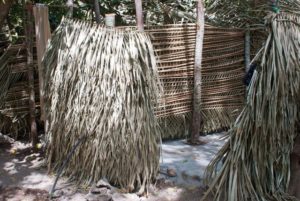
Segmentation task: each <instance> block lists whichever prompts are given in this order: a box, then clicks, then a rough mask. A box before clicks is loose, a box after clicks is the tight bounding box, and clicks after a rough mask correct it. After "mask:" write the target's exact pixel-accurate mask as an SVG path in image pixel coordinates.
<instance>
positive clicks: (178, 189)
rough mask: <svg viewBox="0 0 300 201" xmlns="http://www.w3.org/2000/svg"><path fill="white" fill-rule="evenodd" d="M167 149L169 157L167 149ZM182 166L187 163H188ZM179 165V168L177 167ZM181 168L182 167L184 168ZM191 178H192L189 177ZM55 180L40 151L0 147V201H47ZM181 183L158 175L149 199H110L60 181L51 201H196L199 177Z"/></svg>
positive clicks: (21, 146)
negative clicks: (49, 172) (47, 169)
mask: <svg viewBox="0 0 300 201" xmlns="http://www.w3.org/2000/svg"><path fill="white" fill-rule="evenodd" d="M173 144H174V143H173ZM173 144H172V142H170V143H169V144H168V143H167V147H169V146H171V145H173ZM184 146H186V145H184ZM192 149H194V148H192ZM166 150H167V153H168V154H169V155H170V153H171V150H170V148H169V149H166ZM182 153H183V152H182ZM171 155H172V154H171ZM182 157H185V156H184V155H183V156H182ZM168 158H169V156H168V157H165V159H166V160H167V159H168ZM171 158H172V157H171ZM178 160H182V159H178ZM184 163H187V164H189V162H188V161H185V162H184ZM164 164H165V163H164ZM174 164H175V170H176V171H177V174H178V175H183V174H182V171H184V169H178V168H177V165H176V162H175V163H174ZM178 166H179V167H180V164H179V165H178ZM182 167H183V168H184V165H182ZM187 167H188V166H187ZM191 174H192V173H191ZM186 176H189V175H188V174H187V175H186ZM190 177H191V178H193V176H192V175H190ZM176 178H177V179H176ZM54 179H55V177H54V175H48V174H47V171H46V166H45V161H44V156H43V153H42V152H41V151H38V152H36V151H33V150H32V149H31V148H30V145H29V144H26V143H21V142H14V143H12V144H9V143H6V144H0V201H2V200H3V201H24V200H25V201H44V200H49V190H50V189H51V187H52V185H53V182H54ZM183 180H184V179H183V178H182V177H180V176H177V177H172V178H170V177H168V176H166V175H160V177H159V178H158V180H157V182H156V185H155V186H152V187H151V189H150V192H149V194H148V196H144V197H138V196H137V195H135V194H122V193H121V192H119V191H118V190H115V191H113V192H110V194H109V197H105V196H104V197H103V196H101V195H99V194H98V195H97V193H96V194H93V193H91V192H92V190H93V189H89V188H86V189H79V188H77V187H76V186H74V185H73V184H71V183H68V182H67V181H66V179H64V178H61V179H60V180H59V182H58V184H57V187H56V189H57V191H56V192H55V193H56V194H55V195H56V196H57V197H56V198H55V199H53V200H57V201H67V200H72V201H73V200H75V201H76V200H78V201H81V200H87V201H92V200H93V201H94V200H95V201H96V200H97V201H98V200H99V201H199V200H200V198H201V197H202V195H203V192H204V190H203V188H200V187H199V186H200V185H199V183H201V182H200V179H199V177H196V179H193V180H194V181H196V182H194V183H193V182H192V183H193V185H185V183H188V182H189V181H185V183H184V182H182V181H183Z"/></svg>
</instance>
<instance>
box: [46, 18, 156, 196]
mask: <svg viewBox="0 0 300 201" xmlns="http://www.w3.org/2000/svg"><path fill="white" fill-rule="evenodd" d="M43 63H44V67H45V69H46V73H45V94H46V106H47V107H46V116H47V120H48V121H49V128H48V129H47V130H48V136H49V143H48V149H47V157H48V164H49V168H51V169H53V170H57V169H58V168H59V167H60V166H61V165H62V164H63V161H64V160H65V159H66V157H67V155H68V154H69V153H70V152H71V150H72V149H73V146H74V144H76V142H77V141H78V140H80V139H81V140H82V142H81V144H80V146H79V147H78V148H77V150H76V152H75V153H74V155H73V156H72V158H71V159H70V162H69V163H68V165H67V167H66V168H65V169H64V173H65V175H67V176H69V177H70V178H73V179H75V180H77V181H82V182H86V183H87V184H90V183H93V182H97V181H98V180H99V179H101V178H102V177H106V178H107V179H108V180H109V181H110V182H111V183H113V184H114V185H117V186H120V187H121V188H123V189H125V190H126V191H130V192H131V191H134V190H136V191H139V192H141V193H142V192H144V190H145V187H147V186H148V184H150V182H151V180H152V179H154V178H155V176H156V174H157V172H158V167H159V153H160V152H159V142H160V132H159V129H158V127H159V126H158V124H157V121H156V117H155V115H154V104H155V103H156V100H157V99H158V96H159V95H160V94H161V92H162V90H161V87H159V86H160V85H159V79H158V74H157V66H156V61H155V56H154V51H153V46H152V44H151V41H150V39H149V37H148V36H147V34H145V33H143V32H138V31H122V30H112V29H106V28H101V27H99V26H96V25H91V24H88V23H84V22H78V21H72V20H63V21H62V23H61V25H60V26H59V28H58V29H57V30H56V32H55V33H54V35H53V37H52V41H51V43H50V45H49V46H48V49H47V51H46V54H45V57H44V60H43Z"/></svg>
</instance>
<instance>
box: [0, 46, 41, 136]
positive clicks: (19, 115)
mask: <svg viewBox="0 0 300 201" xmlns="http://www.w3.org/2000/svg"><path fill="white" fill-rule="evenodd" d="M0 58H1V59H0V61H1V63H0V69H1V72H0V83H1V84H2V86H1V87H3V84H4V83H6V82H11V84H10V85H9V89H8V91H7V92H6V94H5V96H4V100H3V99H1V101H4V104H0V105H1V108H0V131H1V132H4V133H11V134H14V135H15V136H17V135H19V134H22V135H26V133H27V132H28V131H29V124H28V121H27V120H28V119H27V117H28V113H29V108H28V103H29V93H28V92H29V89H28V75H27V72H28V69H27V66H26V63H27V56H26V48H25V44H24V43H20V44H15V45H11V46H9V47H8V48H7V49H6V51H5V52H3V53H2V55H1V54H0ZM2 61H5V62H2ZM34 62H35V66H36V72H35V94H36V96H35V98H36V112H37V115H39V113H40V110H39V90H38V89H39V86H38V79H37V64H36V51H35V50H34ZM1 91H2V93H4V92H5V91H6V90H5V89H2V90H1Z"/></svg>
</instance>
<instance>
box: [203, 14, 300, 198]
mask: <svg viewBox="0 0 300 201" xmlns="http://www.w3.org/2000/svg"><path fill="white" fill-rule="evenodd" d="M267 27H268V31H269V36H268V39H267V41H266V43H265V45H264V47H263V49H262V50H261V51H260V52H259V53H258V55H257V57H256V60H259V61H260V66H259V67H258V68H257V69H256V71H255V72H254V75H253V78H252V81H251V84H250V87H249V91H248V97H247V104H246V106H245V108H244V110H243V111H242V113H241V114H240V116H239V117H238V119H237V120H236V123H235V125H234V127H233V128H232V130H231V131H230V139H229V141H228V143H226V145H225V146H224V147H223V148H222V149H221V151H220V152H219V153H218V155H217V157H216V158H215V159H214V160H213V161H212V162H211V164H210V166H209V167H208V169H207V172H206V177H207V178H206V182H207V184H208V185H209V186H210V188H209V190H208V192H207V194H208V193H214V195H215V200H218V201H219V200H222V201H246V200H247V201H249V200H251V201H266V200H277V201H279V200H280V201H287V200H294V198H292V197H291V196H289V195H288V194H287V193H286V192H287V188H288V185H289V178H290V153H291V151H292V149H293V144H294V139H295V136H296V130H295V125H296V122H297V120H298V117H299V114H298V113H299V111H298V108H299V107H298V101H299V95H300V93H299V92H300V54H299V50H300V16H299V15H298V14H296V13H292V12H289V11H287V12H282V13H280V14H270V15H269V16H268V17H267ZM220 163H223V166H222V167H221V169H218V168H217V167H219V164H220ZM217 169H218V171H217Z"/></svg>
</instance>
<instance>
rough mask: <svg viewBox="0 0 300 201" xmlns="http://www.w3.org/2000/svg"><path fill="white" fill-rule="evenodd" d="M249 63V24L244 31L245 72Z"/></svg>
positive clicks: (248, 67)
mask: <svg viewBox="0 0 300 201" xmlns="http://www.w3.org/2000/svg"><path fill="white" fill-rule="evenodd" d="M250 63H251V33H250V29H249V26H248V28H247V31H246V33H245V71H246V73H247V72H248V71H249V69H250Z"/></svg>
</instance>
